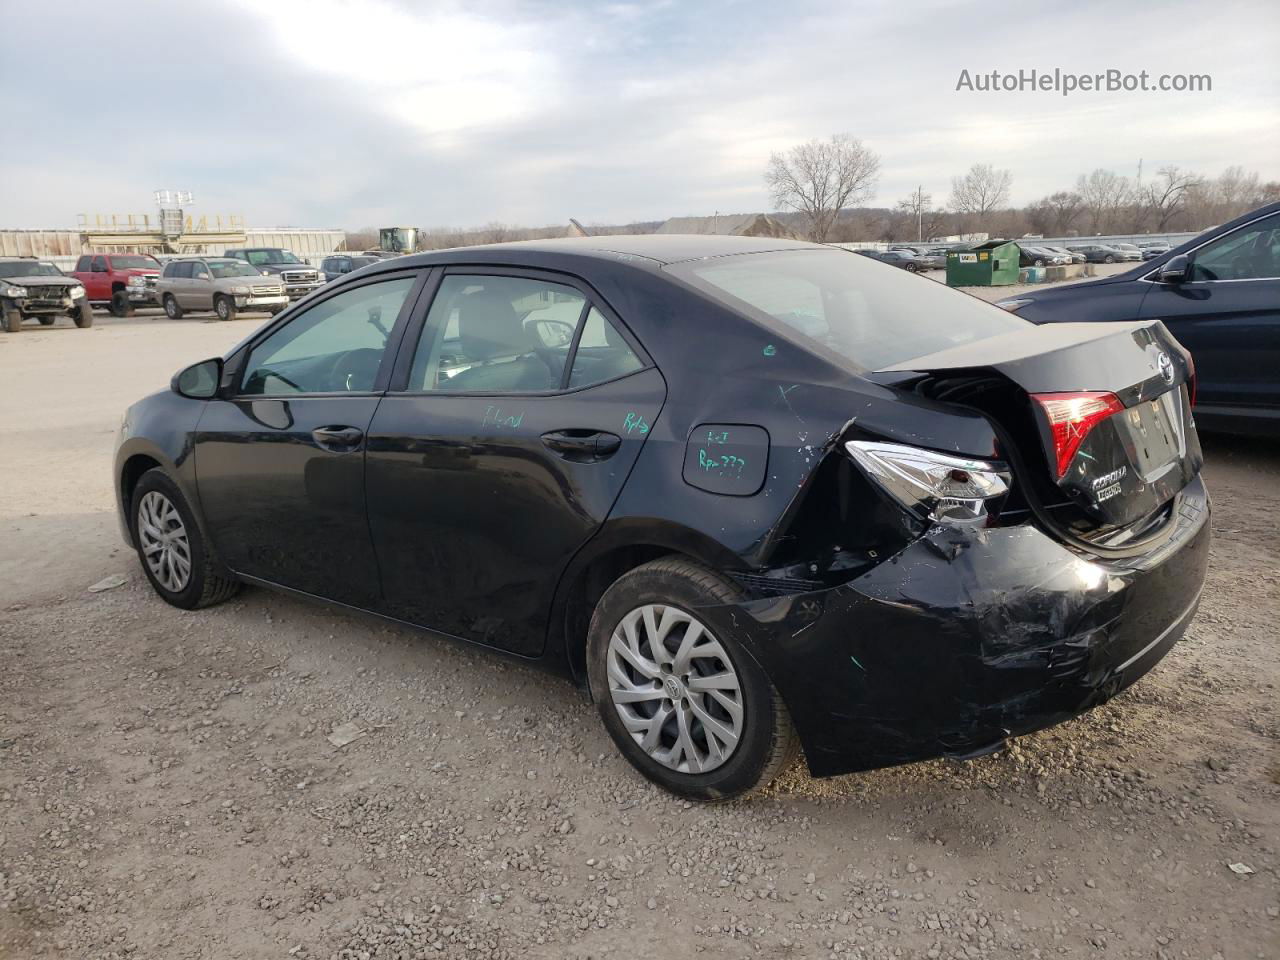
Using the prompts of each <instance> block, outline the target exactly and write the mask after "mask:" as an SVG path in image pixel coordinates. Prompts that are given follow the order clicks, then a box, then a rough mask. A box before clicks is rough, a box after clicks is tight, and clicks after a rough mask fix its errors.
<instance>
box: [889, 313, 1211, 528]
mask: <svg viewBox="0 0 1280 960" xmlns="http://www.w3.org/2000/svg"><path fill="white" fill-rule="evenodd" d="M1193 372H1194V366H1193V365H1192V363H1191V359H1190V355H1189V354H1188V353H1187V351H1186V350H1184V349H1183V348H1182V346H1181V345H1180V344H1178V342H1177V341H1176V340H1175V339H1174V338H1173V336H1172V335H1171V334H1170V333H1169V331H1168V330H1167V329H1165V326H1164V324H1162V323H1161V322H1160V321H1159V320H1144V321H1133V322H1128V323H1055V324H1046V325H1044V326H1028V327H1027V328H1026V329H1022V330H1015V331H1012V332H1010V333H1007V334H1002V335H1000V336H995V337H990V338H987V339H985V340H979V341H975V342H973V343H967V344H962V345H959V346H956V347H951V348H949V349H946V350H942V351H939V352H937V353H933V354H929V355H928V356H923V357H916V358H914V359H912V360H907V361H904V362H902V363H898V364H894V365H893V366H891V367H886V368H884V369H883V370H880V371H877V372H876V373H875V374H873V378H874V379H876V380H880V381H881V382H895V383H901V382H903V380H904V379H911V378H912V377H913V376H921V375H923V376H926V377H931V378H949V380H950V381H951V382H954V381H955V378H956V377H957V376H959V375H965V376H971V377H981V376H983V375H988V376H989V375H990V374H991V373H994V374H997V375H998V376H999V377H1002V378H1004V380H1006V381H1008V382H1010V383H1011V384H1014V385H1016V387H1017V388H1019V393H1020V394H1021V398H1020V399H1021V402H1018V400H1017V399H1013V398H1011V397H1010V396H1009V395H1004V396H1003V397H1001V398H1000V399H999V400H993V399H988V401H987V402H986V403H985V404H983V403H980V402H977V401H974V405H978V406H979V408H980V409H983V412H984V413H986V414H987V415H988V416H990V417H992V418H993V419H995V420H996V421H997V422H998V423H1000V425H1001V426H1002V427H1004V428H1005V430H1006V431H1007V432H1009V434H1010V435H1011V436H1012V437H1013V442H1014V444H1015V446H1016V447H1017V448H1018V449H1017V453H1018V455H1019V458H1020V459H1022V460H1023V461H1024V462H1025V463H1026V465H1027V466H1028V467H1029V468H1030V469H1031V470H1035V471H1037V473H1038V476H1037V478H1036V479H1037V481H1038V482H1043V481H1048V482H1049V483H1051V484H1053V485H1054V486H1055V487H1056V488H1057V489H1058V490H1060V491H1061V492H1062V493H1065V494H1066V495H1067V496H1068V497H1069V498H1070V499H1071V500H1072V501H1074V502H1075V503H1076V504H1077V505H1078V506H1079V507H1080V508H1081V509H1083V510H1084V511H1085V513H1086V514H1087V515H1088V516H1089V517H1091V518H1092V519H1093V520H1094V521H1095V522H1096V524H1097V525H1099V526H1105V527H1108V528H1114V527H1120V528H1123V527H1128V526H1130V525H1133V524H1137V523H1139V522H1140V521H1145V520H1148V519H1149V518H1151V517H1152V516H1153V514H1155V513H1157V512H1158V511H1159V510H1160V509H1161V508H1162V507H1164V506H1165V505H1166V504H1168V503H1169V502H1170V501H1171V500H1172V499H1173V498H1174V496H1175V495H1176V494H1177V493H1178V492H1179V491H1180V490H1181V489H1182V488H1183V487H1185V486H1186V485H1187V484H1188V483H1190V482H1191V480H1192V479H1194V478H1195V476H1196V475H1197V474H1198V473H1199V471H1200V468H1201V466H1202V464H1203V459H1204V458H1203V454H1202V453H1201V451H1200V443H1199V439H1198V438H1197V436H1196V430H1195V425H1194V422H1193V420H1192V416H1191V402H1190V396H1191V392H1190V387H1191V378H1192V376H1193ZM898 378H902V379H898ZM1082 395H1087V396H1082ZM989 396H990V397H998V396H999V394H990V395H989ZM956 399H957V402H967V400H966V398H964V397H963V395H960V396H958V397H957V398H956ZM1072 411H1092V417H1089V416H1081V417H1079V418H1078V419H1072V418H1073V417H1074V416H1075V414H1074V413H1073V412H1072ZM1055 416H1057V417H1060V418H1062V419H1061V422H1059V423H1058V425H1057V430H1056V435H1055V427H1054V423H1053V422H1052V421H1053V418H1054V417H1055Z"/></svg>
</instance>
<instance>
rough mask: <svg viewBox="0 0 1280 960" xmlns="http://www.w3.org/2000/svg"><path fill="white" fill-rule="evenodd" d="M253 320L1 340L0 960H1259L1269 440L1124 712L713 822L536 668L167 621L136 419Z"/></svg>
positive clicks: (1273, 836)
mask: <svg viewBox="0 0 1280 960" xmlns="http://www.w3.org/2000/svg"><path fill="white" fill-rule="evenodd" d="M1007 290H1008V288H1004V290H1002V291H1000V292H1001V293H1005V292H1007ZM260 322H261V318H246V319H243V320H239V321H235V322H232V323H226V324H219V323H216V322H207V321H204V320H202V319H200V318H189V319H186V320H183V321H178V322H171V321H168V320H166V319H164V318H163V317H138V318H135V319H131V320H127V321H116V320H111V319H108V318H100V319H99V320H98V325H97V326H95V327H94V328H93V329H92V330H83V331H82V330H76V329H74V328H71V327H63V326H59V327H55V328H49V329H44V328H35V327H29V328H28V329H27V330H26V331H25V332H23V333H22V334H18V335H8V336H0V399H2V400H3V405H4V408H5V409H7V410H8V411H9V415H8V416H9V419H8V421H7V422H8V424H9V426H8V427H7V428H6V429H5V431H4V432H3V433H2V434H0V463H3V464H4V467H5V477H6V489H8V490H9V495H8V496H6V497H5V498H3V500H0V657H2V660H0V663H3V667H0V958H4V960H10V958H25V957H47V956H58V957H75V958H82V957H83V958H106V957H118V958H123V957H130V958H163V960H174V958H195V957H202V958H219V960H224V958H235V957H254V958H257V957H264V958H265V957H290V956H292V957H314V958H330V957H340V958H415V957H436V956H441V957H521V958H525V957H528V958H548V960H550V958H561V957H574V958H582V957H613V956H621V955H623V954H624V953H625V954H626V955H628V956H635V957H659V956H661V957H685V956H692V955H695V954H701V955H705V956H708V957H725V958H728V957H744V956H751V955H760V956H764V957H829V956H830V957H926V956H927V957H965V958H969V957H1020V958H1021V957H1034V958H1039V957H1049V956H1065V957H1084V956H1090V957H1092V956H1097V957H1143V958H1206V960H1207V958H1215V957H1221V958H1226V960H1233V958H1252V957H1259V958H1260V957H1275V956H1280V873H1278V871H1280V854H1278V848H1280V696H1278V694H1277V689H1276V684H1277V681H1278V680H1280V627H1278V626H1277V624H1278V623H1280V588H1278V585H1277V584H1278V580H1280V573H1278V562H1280V530H1278V529H1277V523H1276V519H1275V518H1276V500H1277V496H1278V495H1280V444H1275V443H1263V442H1245V441H1239V440H1226V439H1214V438H1207V439H1206V448H1207V451H1208V457H1209V463H1208V467H1207V475H1208V479H1209V483H1210V485H1211V488H1212V492H1213V494H1214V497H1215V511H1216V512H1215V516H1214V527H1215V536H1216V541H1215V547H1214V553H1213V565H1212V568H1211V571H1210V580H1209V585H1208V589H1207V590H1206V592H1205V595H1204V601H1203V604H1202V606H1201V610H1200V614H1199V616H1198V618H1197V619H1196V621H1195V622H1194V624H1193V626H1192V628H1191V630H1190V632H1189V634H1188V636H1187V638H1186V640H1185V641H1184V642H1182V643H1181V644H1179V646H1178V647H1177V648H1176V649H1175V650H1174V651H1173V652H1172V653H1171V654H1170V655H1169V657H1168V658H1166V660H1165V661H1164V662H1163V663H1162V664H1161V665H1160V667H1159V668H1158V669H1157V670H1156V671H1155V672H1154V673H1153V674H1151V675H1150V676H1149V677H1147V678H1146V679H1144V680H1143V681H1142V682H1140V683H1139V684H1137V685H1136V686H1135V687H1134V688H1132V689H1131V690H1130V691H1128V692H1127V693H1125V694H1124V695H1122V696H1120V697H1119V698H1117V699H1116V700H1115V701H1114V702H1112V703H1111V704H1108V705H1107V706H1105V707H1102V708H1100V709H1098V710H1096V711H1095V712H1093V713H1092V714H1090V715H1088V716H1085V717H1082V718H1080V719H1078V720H1076V721H1073V722H1071V723H1068V724H1066V725H1064V726H1062V727H1059V728H1057V729H1054V730H1051V731H1048V732H1045V733H1043V734H1040V735H1036V736H1032V737H1026V738H1023V739H1021V740H1019V741H1018V742H1016V743H1015V744H1013V745H1012V746H1011V747H1010V748H1009V749H1008V750H1007V751H1005V752H1003V753H1001V754H999V755H995V756H990V757H987V758H984V759H981V760H977V761H973V762H970V763H967V764H953V763H950V762H945V761H938V762H934V763H926V764H917V765H914V766H910V767H903V768H898V769H893V770H886V771H881V772H877V773H872V774H864V775H859V776H850V777H843V778H838V779H834V780H826V781H815V780H812V779H810V778H809V777H808V776H807V775H806V774H805V773H804V772H803V771H802V769H801V768H798V767H797V768H795V769H793V770H791V771H790V772H789V773H788V774H787V775H786V776H785V777H784V778H783V780H782V781H780V782H779V783H778V784H776V785H775V786H774V787H773V789H772V790H771V791H770V792H769V793H768V795H766V796H764V797H760V798H757V799H754V800H751V801H745V802H739V803H735V804H732V805H728V806H721V807H714V808H700V807H692V806H690V805H688V804H685V803H682V802H679V801H676V800H673V799H672V798H670V797H669V796H667V795H665V794H663V793H661V792H659V791H658V790H656V789H655V788H653V787H651V786H649V785H648V784H647V783H646V782H644V781H643V780H641V779H640V778H639V777H638V776H637V775H635V774H633V773H632V772H631V770H630V768H629V767H628V766H627V765H626V764H625V762H624V761H623V760H622V759H621V758H620V757H619V756H618V755H617V754H616V753H615V752H614V750H613V748H612V745H611V744H610V742H609V741H608V739H607V737H606V735H605V733H604V731H603V730H602V729H601V727H600V725H599V723H598V722H597V719H596V717H595V716H594V714H593V712H592V709H591V708H590V706H589V705H588V704H587V703H586V702H585V701H584V699H583V698H582V697H581V696H580V695H579V694H578V693H576V692H575V691H574V690H573V689H572V688H571V687H569V686H568V685H566V684H564V683H563V682H561V681H558V680H555V679H552V678H550V677H547V676H545V675H543V674H540V673H538V672H535V671H534V670H532V669H529V668H526V667H525V666H522V665H519V664H515V663H512V662H510V661H507V660H503V659H500V658H499V657H497V656H492V655H489V654H486V653H484V652H481V651H477V650H475V649H470V648H464V647H462V646H460V645H456V644H453V643H451V642H447V641H443V640H440V639H438V638H433V637H430V636H427V635H423V634H418V633H412V632H409V631H405V630H397V629H390V628H388V627H386V626H384V625H381V624H378V623H373V622H370V621H366V620H364V619H358V618H354V617H349V616H346V615H341V614H334V613H332V612H329V611H328V610H326V609H324V608H321V607H318V606H312V605H308V604H306V603H303V602H300V601H297V600H294V599H290V598H286V597H283V596H279V595H275V594H272V593H269V592H266V591H263V590H246V591H245V592H244V593H242V594H241V595H240V596H239V597H238V598H237V599H235V600H234V601H232V602H230V603H228V604H226V605H224V606H221V607H218V608H215V609H212V610H209V611H204V612H200V613H184V612H182V611H178V610H175V609H173V608H170V607H168V606H166V605H165V604H163V603H162V602H160V601H159V600H158V599H157V598H155V597H154V596H153V595H152V593H151V591H150V589H149V588H148V586H147V584H146V581H145V580H144V578H143V576H142V574H141V571H140V569H139V566H138V563H137V560H136V558H135V557H134V556H133V554H131V553H130V552H129V551H128V550H127V549H126V548H125V547H124V545H123V544H122V542H121V540H120V538H119V535H118V533H117V530H116V521H115V518H114V515H113V512H112V498H111V493H110V482H109V462H110V454H111V449H112V443H113V438H114V433H115V429H116V426H117V424H118V421H119V417H120V413H121V412H122V410H123V409H124V407H125V406H126V405H127V404H128V403H129V402H130V401H132V400H133V399H135V398H136V397H138V396H139V395H141V394H142V393H144V392H146V391H148V390H151V389H154V388H159V387H161V386H163V385H164V384H165V383H166V382H167V380H168V377H169V376H170V374H171V373H172V372H173V371H174V370H175V369H176V368H177V367H179V366H181V365H183V364H185V363H186V362H189V361H193V360H196V359H200V358H202V357H205V356H209V355H212V354H215V353H218V352H221V351H223V350H224V349H225V348H226V347H228V346H229V345H231V344H232V343H234V342H235V341H237V340H239V339H240V338H241V337H243V336H245V335H246V334H248V333H249V332H250V331H252V330H253V329H254V328H255V327H256V326H257V325H258V324H259V323H260ZM112 574H119V575H122V576H124V577H125V578H127V582H125V583H124V585H122V586H120V587H117V588H115V589H108V590H105V591H103V592H99V593H91V592H89V591H88V589H87V588H88V587H89V586H90V585H91V584H95V583H96V582H97V581H99V580H101V579H103V578H104V577H107V576H109V575H112ZM348 721H356V722H358V723H359V724H361V725H362V728H363V729H365V730H367V731H368V734H367V735H366V736H365V737H364V738H363V739H359V740H357V741H355V742H353V743H351V744H349V745H347V746H345V747H343V748H340V749H339V748H336V747H334V746H333V745H332V744H331V743H330V742H329V741H328V740H327V739H326V735H327V734H328V733H329V732H330V731H331V730H332V729H333V728H334V727H335V726H336V725H338V724H342V723H345V722H348ZM1230 864H1244V865H1246V867H1247V868H1248V869H1249V870H1251V871H1252V872H1251V873H1236V872H1233V871H1232V869H1230V868H1229V865H1230ZM1239 869H1243V868H1239Z"/></svg>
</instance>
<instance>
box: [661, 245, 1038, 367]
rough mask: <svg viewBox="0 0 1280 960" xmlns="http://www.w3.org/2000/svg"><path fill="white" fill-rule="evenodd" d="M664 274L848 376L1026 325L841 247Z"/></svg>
mask: <svg viewBox="0 0 1280 960" xmlns="http://www.w3.org/2000/svg"><path fill="white" fill-rule="evenodd" d="M665 269H667V270H669V271H671V272H672V273H673V274H675V275H676V276H677V277H679V278H681V279H683V280H685V281H687V282H688V283H691V284H692V285H693V286H695V287H697V288H698V289H700V290H702V291H703V292H704V293H706V294H709V295H710V296H711V297H712V298H714V299H716V300H718V301H720V302H721V303H723V304H725V305H726V306H728V307H730V308H731V309H733V310H736V311H738V312H739V313H742V314H744V315H745V316H748V317H750V318H752V319H753V320H756V321H757V322H758V323H760V324H761V325H762V326H764V327H766V328H774V329H780V328H785V329H789V330H791V331H794V332H796V333H799V334H801V339H802V340H804V341H807V342H808V343H809V344H810V345H811V346H813V347H815V348H816V349H815V352H817V353H820V354H822V355H824V356H828V357H829V358H831V359H833V360H835V361H837V362H841V361H842V362H843V363H842V365H844V366H850V365H851V366H852V368H853V370H854V371H859V370H877V369H879V368H881V367H887V366H891V365H892V364H895V363H900V362H902V361H904V360H909V359H911V358H912V357H920V356H924V355H925V354H930V353H934V352H936V351H938V350H944V349H947V348H948V347H954V346H958V345H960V344H964V343H972V342H974V341H976V340H984V339H986V338H988V337H994V336H997V335H999V334H1002V333H1009V332H1011V331H1015V330H1022V329H1026V328H1027V327H1028V323H1027V321H1026V320H1022V319H1020V318H1018V317H1016V316H1014V315H1013V314H1011V313H1008V312H1006V311H1004V310H1001V309H1000V308H999V307H996V306H993V305H991V304H989V303H984V302H982V301H981V300H978V299H977V298H975V297H969V296H966V295H965V294H962V293H958V292H956V291H955V290H951V289H949V288H947V287H945V286H943V285H942V284H940V283H921V282H920V280H919V279H918V278H916V277H913V276H911V274H909V273H908V272H907V271H905V270H881V269H879V268H876V267H871V266H870V265H868V264H867V263H866V262H865V260H863V259H862V258H860V257H857V256H852V255H850V254H849V253H848V252H847V251H844V250H832V249H826V250H796V251H786V252H775V253H745V254H736V255H733V256H726V257H714V258H711V259H708V260H691V261H687V262H684V263H677V264H672V265H670V266H668V267H666V268H665Z"/></svg>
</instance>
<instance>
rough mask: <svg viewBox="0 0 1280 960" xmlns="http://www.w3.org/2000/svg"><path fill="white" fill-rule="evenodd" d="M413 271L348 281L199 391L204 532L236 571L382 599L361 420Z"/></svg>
mask: <svg viewBox="0 0 1280 960" xmlns="http://www.w3.org/2000/svg"><path fill="white" fill-rule="evenodd" d="M421 277H422V274H421V272H420V271H404V272H397V273H395V274H390V275H387V274H379V275H378V276H376V277H371V278H370V279H369V280H368V281H366V282H364V283H359V284H353V285H346V286H344V287H343V288H342V289H340V290H336V291H334V292H332V293H330V294H329V295H328V296H325V297H324V298H323V299H320V300H317V301H316V302H315V303H313V304H311V305H310V306H308V307H307V308H306V309H305V310H303V311H301V312H298V313H294V314H292V315H291V316H290V318H289V319H288V320H286V321H284V322H283V323H277V324H274V325H272V326H270V327H268V328H267V329H266V330H265V331H264V332H263V333H262V334H261V335H259V336H258V337H257V338H256V339H255V340H254V341H252V342H251V343H250V344H248V345H247V346H245V347H244V348H242V350H241V351H239V352H238V353H237V355H236V358H235V360H234V362H233V363H231V364H229V370H230V372H229V374H228V376H229V377H230V378H232V380H233V382H234V383H235V385H236V386H235V388H234V395H233V396H232V397H231V399H227V400H213V401H210V403H209V404H208V407H207V409H206V410H205V413H204V414H203V416H202V417H201V420H200V424H199V426H198V428H197V432H196V440H195V463H196V480H197V488H198V491H199V495H200V503H201V505H202V509H203V512H204V518H205V521H206V523H207V526H208V533H209V536H210V538H211V539H212V541H213V543H214V546H215V547H216V549H217V551H218V554H219V556H220V557H221V558H222V559H223V560H224V561H225V562H226V563H227V565H228V566H230V567H231V568H232V569H233V570H235V571H236V572H237V573H241V574H244V575H247V576H250V577H256V578H258V579H261V580H265V581H269V582H272V583H278V584H283V585H284V586H287V587H292V588H294V589H297V590H303V591H305V592H307V593H311V594H315V595H317V596H321V597H325V598H327V599H330V600H338V601H340V602H343V603H349V604H352V605H355V606H359V607H366V608H377V607H378V606H379V596H380V589H379V583H378V573H377V568H376V562H375V559H374V553H373V545H372V542H371V541H370V538H369V525H368V521H367V519H366V516H365V494H364V489H365V483H364V458H365V433H366V431H367V430H368V427H369V421H370V420H371V418H372V417H373V411H374V409H375V408H376V407H377V405H378V398H379V396H380V394H381V392H382V390H383V389H385V384H386V381H387V377H388V376H389V372H390V371H389V367H390V358H391V357H392V356H393V355H394V348H395V345H396V344H397V343H398V340H399V337H400V336H401V335H402V334H403V331H404V325H405V322H406V320H407V317H408V315H409V311H410V310H411V307H412V304H413V302H414V300H415V298H416V296H417V292H418V290H419V289H420V287H421ZM232 368H234V369H232Z"/></svg>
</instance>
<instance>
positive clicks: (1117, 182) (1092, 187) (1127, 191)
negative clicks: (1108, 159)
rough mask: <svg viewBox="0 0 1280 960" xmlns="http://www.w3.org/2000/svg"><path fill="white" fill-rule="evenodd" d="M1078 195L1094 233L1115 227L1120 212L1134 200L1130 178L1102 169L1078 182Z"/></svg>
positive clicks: (1082, 177) (1081, 178)
mask: <svg viewBox="0 0 1280 960" xmlns="http://www.w3.org/2000/svg"><path fill="white" fill-rule="evenodd" d="M1076 193H1078V194H1079V195H1080V201H1081V204H1082V206H1083V207H1084V209H1085V211H1086V212H1087V213H1088V214H1089V228H1090V229H1091V230H1092V231H1093V232H1094V233H1103V232H1104V231H1105V230H1107V229H1108V228H1110V227H1111V226H1113V225H1114V224H1115V221H1116V218H1117V215H1118V214H1119V212H1120V211H1121V210H1122V209H1123V208H1124V207H1125V206H1126V205H1127V204H1128V203H1130V202H1131V200H1132V199H1133V188H1132V186H1131V185H1130V183H1129V178H1128V177H1122V176H1120V174H1118V173H1114V172H1112V171H1110V170H1103V169H1102V168H1101V167H1099V168H1098V169H1097V170H1095V171H1093V173H1091V174H1089V175H1088V176H1081V177H1080V179H1079V180H1077V181H1076Z"/></svg>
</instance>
